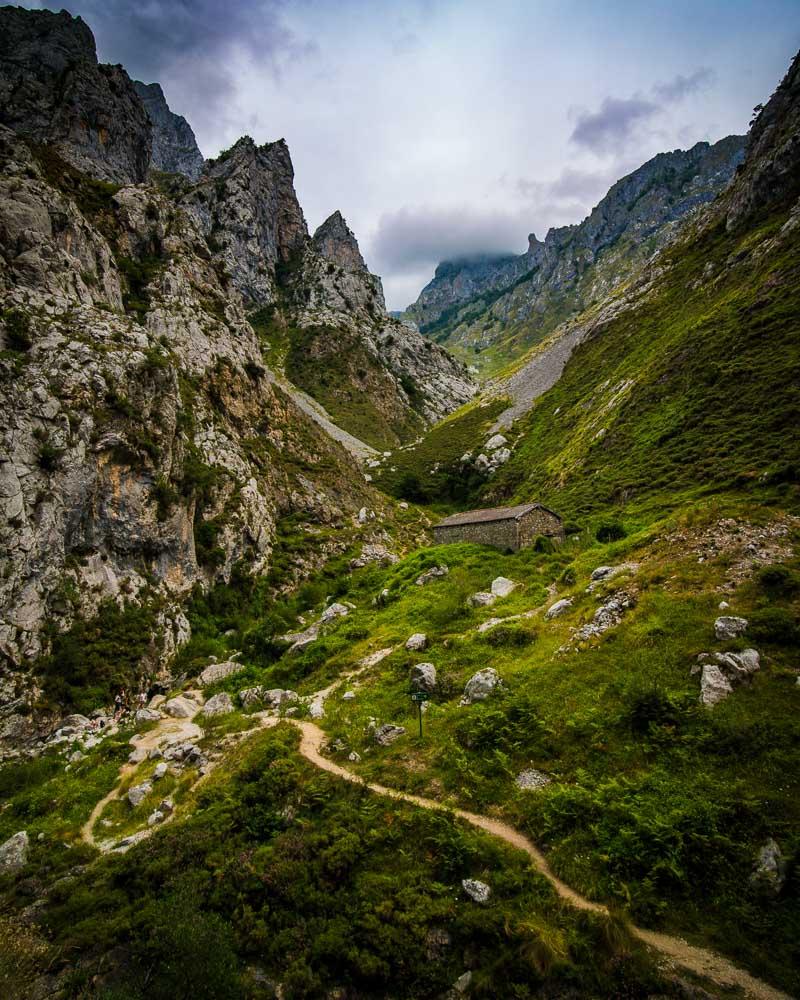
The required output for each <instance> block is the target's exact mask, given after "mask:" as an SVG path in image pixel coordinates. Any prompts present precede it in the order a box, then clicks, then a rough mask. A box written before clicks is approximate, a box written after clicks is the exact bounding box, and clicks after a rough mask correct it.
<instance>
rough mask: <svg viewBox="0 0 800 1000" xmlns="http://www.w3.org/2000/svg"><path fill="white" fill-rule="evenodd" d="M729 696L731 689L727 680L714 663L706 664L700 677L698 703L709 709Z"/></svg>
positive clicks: (731, 692)
mask: <svg viewBox="0 0 800 1000" xmlns="http://www.w3.org/2000/svg"><path fill="white" fill-rule="evenodd" d="M729 694H733V688H732V687H731V683H730V681H729V680H728V678H727V677H726V676H725V674H723V672H722V671H721V670H720V668H719V667H718V666H717V665H716V664H715V663H706V664H705V665H704V666H703V671H702V674H701V675H700V701H701V702H702V703H703V704H704V705H708V707H709V708H711V707H713V706H714V705H717V704H718V703H719V702H721V701H724V700H725V699H726V698H727V697H728V695H729Z"/></svg>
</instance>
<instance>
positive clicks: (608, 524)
mask: <svg viewBox="0 0 800 1000" xmlns="http://www.w3.org/2000/svg"><path fill="white" fill-rule="evenodd" d="M625 535H626V531H625V528H624V527H623V526H622V524H621V522H620V521H604V522H603V523H602V524H601V525H600V526H599V527H598V528H597V531H596V532H595V536H594V537H595V538H596V539H597V541H598V542H603V543H605V542H618V541H619V540H620V539H621V538H624V537H625Z"/></svg>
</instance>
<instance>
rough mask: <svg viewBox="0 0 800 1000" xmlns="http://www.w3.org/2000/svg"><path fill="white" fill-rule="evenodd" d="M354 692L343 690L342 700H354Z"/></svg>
mask: <svg viewBox="0 0 800 1000" xmlns="http://www.w3.org/2000/svg"><path fill="white" fill-rule="evenodd" d="M355 697H356V693H355V691H345V693H344V694H343V695H342V701H355Z"/></svg>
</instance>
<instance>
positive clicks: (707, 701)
mask: <svg viewBox="0 0 800 1000" xmlns="http://www.w3.org/2000/svg"><path fill="white" fill-rule="evenodd" d="M760 666H761V659H760V657H759V655H758V651H757V650H755V649H743V650H742V651H741V652H740V653H701V654H700V655H699V656H698V657H697V663H696V664H695V666H694V667H693V668H692V673H697V672H698V670H699V671H700V701H701V702H702V703H703V704H704V705H708V706H709V707H711V706H713V705H716V704H718V703H719V702H720V701H723V700H724V699H725V698H727V697H728V695H729V694H732V693H733V688H734V685H737V684H741V683H742V682H743V681H746V680H748V679H749V678H750V677H751V676H752V675H753V674H754V673H755V672H756V671H757V670H758V669H759V668H760Z"/></svg>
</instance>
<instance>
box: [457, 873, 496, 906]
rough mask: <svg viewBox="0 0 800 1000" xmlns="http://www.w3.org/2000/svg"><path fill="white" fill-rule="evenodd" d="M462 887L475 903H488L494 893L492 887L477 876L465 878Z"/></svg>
mask: <svg viewBox="0 0 800 1000" xmlns="http://www.w3.org/2000/svg"><path fill="white" fill-rule="evenodd" d="M461 888H462V889H463V890H464V892H465V893H466V894H467V895H468V896H469V898H470V899H471V900H472V901H473V902H474V903H488V902H489V898H490V897H491V895H492V890H491V887H490V886H488V885H487V884H486V883H485V882H481V881H480V880H479V879H477V878H465V879H463V880H462V882H461Z"/></svg>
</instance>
